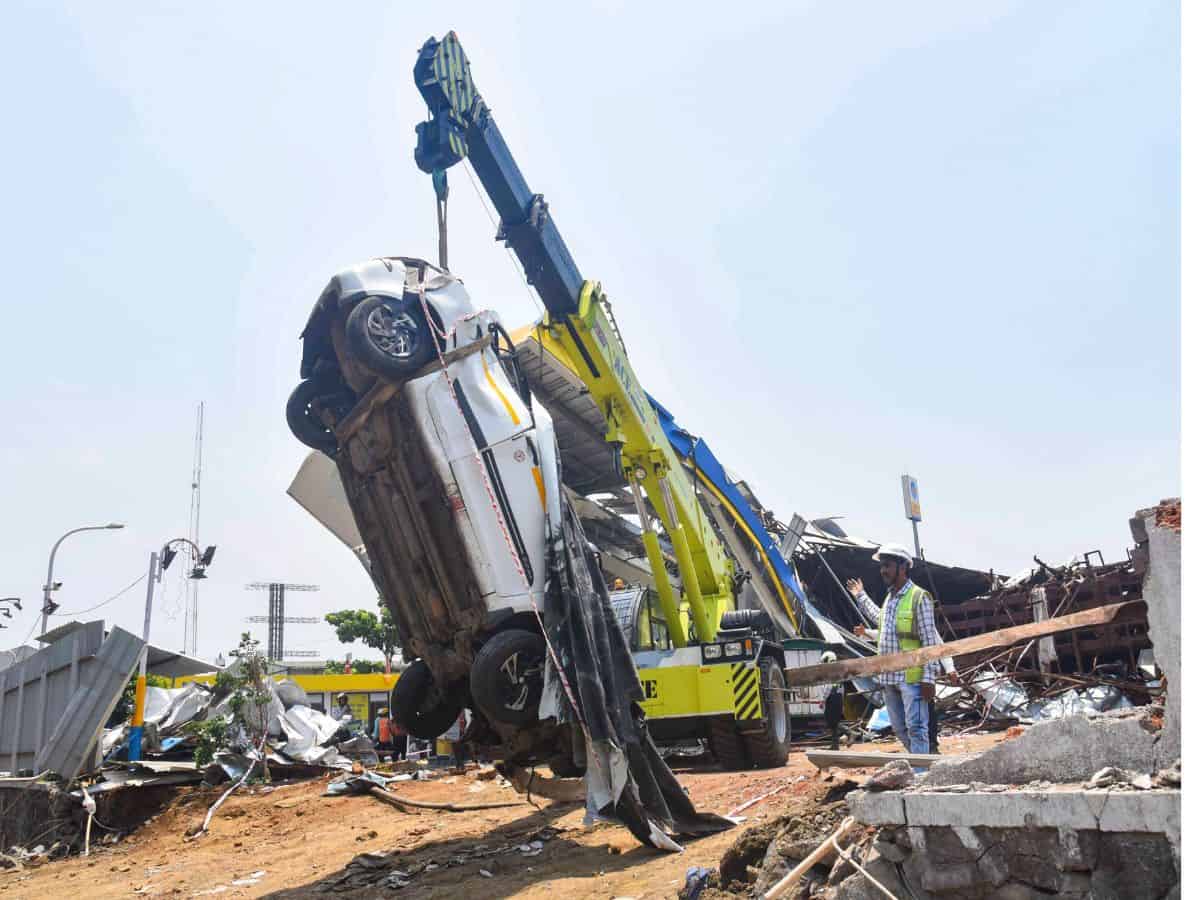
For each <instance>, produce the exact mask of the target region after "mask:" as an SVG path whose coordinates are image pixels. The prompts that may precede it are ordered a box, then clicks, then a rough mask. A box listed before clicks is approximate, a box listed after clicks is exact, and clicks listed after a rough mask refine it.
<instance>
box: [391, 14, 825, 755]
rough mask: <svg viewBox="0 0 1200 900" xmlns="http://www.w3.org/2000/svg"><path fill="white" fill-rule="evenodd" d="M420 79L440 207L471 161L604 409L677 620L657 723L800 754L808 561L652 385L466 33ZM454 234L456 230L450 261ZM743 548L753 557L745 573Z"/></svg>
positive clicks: (661, 660)
mask: <svg viewBox="0 0 1200 900" xmlns="http://www.w3.org/2000/svg"><path fill="white" fill-rule="evenodd" d="M414 77H415V79H416V83H417V87H418V89H419V90H420V91H421V94H422V96H423V97H424V99H425V102H426V105H427V106H428V108H429V118H428V119H427V120H426V121H424V122H421V123H420V124H419V125H418V126H417V137H418V140H417V147H416V151H415V158H416V163H417V165H418V166H419V167H420V168H421V170H422V171H425V172H428V173H430V174H431V175H432V176H433V182H434V186H435V190H436V192H437V197H438V204H439V213H444V204H445V201H446V197H447V187H446V185H447V182H446V171H447V170H448V169H449V168H450V167H452V166H454V165H455V164H457V163H458V162H460V161H462V160H464V159H466V160H468V161H469V162H470V163H471V165H472V168H473V169H474V170H475V172H476V174H477V175H478V177H479V181H480V182H481V184H482V186H483V188H484V190H485V191H486V193H487V195H488V197H489V199H490V200H491V202H492V204H493V205H494V207H495V209H496V211H497V213H498V214H499V220H500V228H499V233H498V235H497V239H498V240H503V241H504V242H505V244H506V245H507V246H508V247H511V248H512V249H513V251H514V252H515V254H516V256H517V258H518V259H519V260H520V262H521V265H522V266H523V268H524V272H525V276H526V278H527V279H528V282H529V284H531V285H532V286H533V288H534V289H535V290H536V292H537V294H538V296H539V297H540V299H541V301H542V303H543V304H544V306H545V308H546V311H545V315H544V317H543V319H542V321H541V322H540V323H539V324H538V325H537V326H536V327H535V329H534V331H535V333H534V335H533V339H534V340H536V341H537V342H538V343H539V345H540V346H541V347H544V348H545V349H546V350H547V351H549V352H550V353H552V354H553V355H554V356H555V357H556V358H558V359H559V360H560V361H561V362H562V363H563V364H564V365H566V366H568V367H569V368H570V369H571V371H572V372H574V373H575V374H576V375H577V376H578V378H579V379H580V380H582V382H583V384H584V385H585V386H586V388H587V390H588V392H589V393H590V394H591V396H592V399H593V400H594V401H595V403H596V405H597V407H598V408H599V409H600V411H601V412H602V413H603V416H604V421H605V429H606V431H605V435H604V436H605V440H606V441H608V443H609V444H610V446H611V447H612V449H613V456H614V461H615V463H616V465H617V466H618V467H619V470H620V472H621V473H622V476H623V478H624V480H625V482H626V483H627V485H628V489H629V492H630V495H631V497H632V500H633V504H634V506H635V507H636V512H637V515H638V518H639V520H640V523H641V529H642V541H643V543H644V546H645V554H646V559H647V561H648V563H649V568H650V571H651V573H652V577H653V582H654V594H655V595H656V596H654V597H653V598H652V600H651V607H653V608H652V609H651V608H650V607H648V608H647V609H646V614H647V615H649V614H650V613H651V612H653V613H654V615H655V616H661V620H665V625H666V629H667V631H668V633H669V642H668V646H667V647H666V648H663V649H654V650H648V651H645V652H641V653H635V660H636V661H637V663H638V666H639V668H640V669H641V678H642V683H643V688H644V691H645V694H646V698H645V701H644V702H643V708H644V710H645V711H646V714H647V717H648V719H649V721H650V724H651V726H652V732H653V733H656V735H658V736H660V737H666V738H671V739H678V738H684V737H702V738H706V739H707V740H708V741H709V743H710V746H711V748H712V750H713V751H714V753H715V755H716V756H717V757H718V758H719V759H720V760H721V762H722V763H723V764H725V765H726V766H729V767H743V766H747V765H753V766H760V767H766V766H778V765H784V764H786V762H787V755H788V746H789V744H790V740H791V722H790V717H789V715H788V708H787V698H788V694H787V689H786V684H785V680H784V677H783V667H784V665H785V662H784V651H783V647H782V645H781V643H780V641H779V640H778V639H779V638H783V637H795V636H798V635H799V633H800V623H799V622H798V621H797V616H796V611H797V609H800V610H807V611H808V613H809V614H812V612H813V611H812V610H811V608H809V607H808V604H807V602H806V599H805V597H804V594H803V591H802V590H801V588H800V586H799V584H798V582H797V581H796V580H795V575H794V572H793V571H792V570H791V568H790V566H789V565H788V564H787V563H786V561H785V560H784V559H783V557H782V555H781V554H780V553H779V550H778V547H777V546H776V545H775V544H774V541H773V539H772V538H771V536H770V535H769V534H768V533H767V531H766V529H765V527H764V526H763V524H762V522H761V521H760V520H759V518H758V516H757V514H756V513H755V512H754V511H753V510H752V509H751V508H750V507H749V505H748V504H747V503H746V502H745V499H744V497H743V496H742V495H741V494H740V493H739V492H738V490H737V488H736V487H735V486H734V485H733V484H732V483H731V482H729V481H728V479H727V478H726V476H725V474H724V470H723V469H722V468H721V467H720V464H719V463H717V462H716V460H715V458H714V457H712V454H711V452H709V451H708V449H707V447H706V446H705V445H704V444H703V442H702V441H695V440H694V439H692V438H691V437H690V435H688V434H687V432H686V431H684V430H683V429H682V428H679V427H678V426H675V425H674V420H673V418H672V417H671V415H670V413H668V412H667V411H666V410H664V409H663V408H662V407H661V406H659V405H658V404H657V403H655V402H654V401H653V400H652V399H651V398H650V397H649V396H648V395H647V394H646V391H645V390H644V389H643V387H642V386H641V384H640V383H639V381H638V378H637V375H636V373H635V371H634V368H633V366H632V365H631V364H630V362H629V358H628V356H627V355H626V350H625V345H624V341H623V340H622V338H621V334H620V331H619V330H618V328H617V325H616V321H615V319H614V318H613V314H612V308H611V306H610V304H609V302H608V299H607V298H606V297H605V295H604V292H603V291H602V290H601V287H600V285H599V283H598V282H593V281H587V280H585V279H584V278H583V277H582V276H581V275H580V273H579V270H578V268H577V267H576V264H575V261H574V259H573V258H572V256H571V253H570V251H569V250H568V249H567V246H566V243H565V242H564V240H563V238H562V236H561V235H560V233H559V231H558V228H557V226H556V225H555V223H554V220H553V218H552V217H551V215H550V209H549V205H548V204H547V203H546V201H545V199H544V197H543V196H542V195H541V194H534V193H533V192H532V191H531V190H530V189H529V186H528V185H527V183H526V181H525V178H524V176H523V175H522V174H521V171H520V169H519V168H518V167H517V164H516V162H515V161H514V160H513V157H512V154H511V152H510V151H509V148H508V146H507V144H506V143H505V141H504V138H503V136H502V135H501V133H500V130H499V127H498V126H497V124H496V121H495V119H494V118H493V116H492V114H491V111H490V110H489V108H488V107H487V105H486V104H485V103H484V102H483V99H482V97H481V96H480V94H479V92H478V90H477V89H476V86H475V83H474V81H473V79H472V77H471V70H470V64H469V62H468V61H467V58H466V55H465V54H464V52H463V49H462V46H461V45H460V43H459V41H458V38H457V36H456V35H455V34H454V33H453V32H451V33H449V34H448V35H446V37H444V38H443V39H442V40H440V41H438V40H436V39H434V38H430V39H429V40H428V41H427V42H426V43H425V45H424V46H423V47H422V48H421V51H420V53H419V57H418V62H417V65H416V68H415V70H414ZM440 221H441V222H442V224H443V226H444V218H440ZM444 235H445V232H444V227H443V229H442V237H443V240H442V264H443V266H444V265H445V242H444ZM668 432H671V433H670V434H668ZM706 507H707V509H706ZM710 510H711V511H710ZM721 519H723V520H724V521H723V522H722V521H720V520H721ZM714 523H716V524H719V525H722V526H724V527H731V529H732V531H734V532H736V533H737V534H738V536H739V540H740V542H741V544H742V550H741V551H739V550H737V549H734V548H733V547H730V550H727V546H730V544H729V541H728V537H729V534H728V533H727V534H726V538H727V540H726V541H723V540H722V538H721V536H719V535H718V533H717V530H716V528H715V527H714ZM659 528H661V530H662V534H663V537H665V539H666V540H667V541H669V543H670V550H671V554H672V557H673V563H674V566H675V567H676V568H677V571H678V583H679V584H680V586H681V590H680V591H677V590H676V589H675V587H674V585H673V583H672V582H673V580H674V579H673V578H672V574H671V573H670V572H669V571H668V566H667V560H666V559H665V558H664V550H663V545H662V542H661V539H660V536H659ZM723 530H724V528H723ZM746 548H750V549H749V550H748V551H747V550H746ZM730 552H734V553H735V554H737V555H738V556H739V557H742V558H741V559H740V560H739V561H741V562H743V563H744V564H743V565H742V566H741V567H740V568H739V566H738V565H736V564H735V561H734V559H733V558H731V555H730ZM743 554H746V555H745V556H743ZM747 565H750V566H751V567H752V568H757V569H758V572H757V575H758V577H759V578H760V579H761V581H762V583H763V587H762V589H760V590H758V591H757V594H758V597H759V602H760V603H762V604H763V605H768V606H769V607H770V609H771V613H772V615H771V616H770V617H769V618H771V619H773V622H774V626H775V627H774V628H772V627H766V628H764V627H759V626H760V625H761V624H762V618H761V616H759V617H756V616H755V615H754V613H755V612H757V611H755V610H746V611H739V610H737V602H736V599H737V593H738V587H739V586H740V583H741V582H742V581H743V580H745V579H747V578H750V577H751V573H750V572H748V571H747ZM764 573H765V576H764ZM764 595H765V596H764ZM730 613H733V615H732V616H730V615H728V614H730ZM768 625H769V623H768ZM781 631H782V632H783V633H782V634H781V633H780V632H781ZM773 638H774V639H773ZM832 639H833V640H836V639H837V637H836V635H832Z"/></svg>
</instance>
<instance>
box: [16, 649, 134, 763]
mask: <svg viewBox="0 0 1200 900" xmlns="http://www.w3.org/2000/svg"><path fill="white" fill-rule="evenodd" d="M68 640H69V639H68ZM143 646H145V642H144V641H142V639H141V638H139V637H136V636H134V635H132V634H130V633H129V632H128V631H125V630H124V629H121V628H113V630H112V631H111V632H109V635H108V637H107V639H105V641H104V643H103V645H101V647H100V650H99V651H98V652H97V653H96V655H95V656H94V657H93V658H92V659H91V660H89V661H88V665H87V671H86V677H84V678H82V679H81V682H82V684H81V687H80V689H78V690H76V691H75V694H74V696H72V697H71V698H70V700H69V702H67V703H66V709H65V710H64V711H63V713H62V715H61V716H60V717H59V719H58V722H57V726H56V727H55V729H54V731H53V733H52V734H51V735H50V739H49V740H48V741H46V743H45V744H44V745H43V746H42V747H41V750H40V751H39V752H38V754H37V757H36V759H35V761H34V769H35V770H36V771H39V772H41V771H45V770H49V771H51V772H57V773H58V774H59V775H61V776H62V777H63V778H65V779H67V780H68V781H69V780H71V779H72V778H74V777H75V776H76V775H78V774H79V773H80V771H82V770H83V769H84V768H85V765H86V763H87V762H88V754H89V752H90V751H91V750H92V748H93V747H94V746H95V743H96V740H97V738H99V736H100V731H101V729H102V728H103V727H104V723H105V722H106V721H108V717H109V716H110V715H112V711H113V709H114V708H115V707H116V705H117V701H118V700H120V699H121V692H122V691H123V690H124V689H125V685H126V683H127V682H128V681H129V678H130V676H131V675H133V671H134V669H136V668H137V663H138V658H139V657H140V656H141V653H142V647H143ZM52 649H53V648H52ZM64 687H65V685H64ZM56 708H61V707H56ZM43 715H44V711H43Z"/></svg>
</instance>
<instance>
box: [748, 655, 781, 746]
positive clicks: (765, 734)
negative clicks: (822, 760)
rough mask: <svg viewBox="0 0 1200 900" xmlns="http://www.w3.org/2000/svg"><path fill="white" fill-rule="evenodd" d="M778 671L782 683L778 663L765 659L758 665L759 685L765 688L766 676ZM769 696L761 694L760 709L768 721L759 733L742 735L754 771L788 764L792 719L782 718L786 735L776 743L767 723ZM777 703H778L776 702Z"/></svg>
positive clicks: (764, 693)
mask: <svg viewBox="0 0 1200 900" xmlns="http://www.w3.org/2000/svg"><path fill="white" fill-rule="evenodd" d="M773 670H774V671H778V672H779V674H780V680H781V681H782V675H783V670H782V669H780V668H779V663H778V662H776V661H775V660H774V659H770V658H768V659H765V660H763V661H762V662H761V663H760V664H759V676H760V679H761V682H760V683H761V684H762V685H763V686H766V685H767V683H768V681H767V679H768V676H769V674H770V673H771V672H772V671H773ZM770 696H771V695H770V694H768V693H766V692H765V691H764V692H763V695H762V708H763V714H764V716H767V717H768V721H764V723H763V728H762V729H761V730H760V731H754V732H750V733H748V734H743V735H742V739H743V740H744V741H745V742H746V754H747V755H748V756H749V758H750V762H751V763H752V764H753V766H754V767H755V768H756V769H777V768H779V767H780V766H786V765H787V764H788V754H789V753H790V752H791V744H792V717H791V716H790V715H785V716H784V722H785V723H786V734H785V738H784V741H783V742H782V743H778V742H777V741H776V740H775V736H774V735H773V734H772V733H771V727H770V725H769V724H768V722H769V713H768V708H769V706H768V704H769V703H770V700H769V698H770ZM776 702H779V701H776Z"/></svg>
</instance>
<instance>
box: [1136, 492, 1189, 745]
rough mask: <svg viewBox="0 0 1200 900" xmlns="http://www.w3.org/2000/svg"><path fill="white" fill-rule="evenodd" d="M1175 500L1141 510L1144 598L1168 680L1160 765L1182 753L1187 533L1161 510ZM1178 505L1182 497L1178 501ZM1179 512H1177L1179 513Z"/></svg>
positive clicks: (1152, 638) (1156, 650) (1157, 658)
mask: <svg viewBox="0 0 1200 900" xmlns="http://www.w3.org/2000/svg"><path fill="white" fill-rule="evenodd" d="M1170 502H1171V501H1164V503H1163V504H1160V505H1159V507H1157V508H1155V509H1147V510H1141V511H1140V512H1139V513H1138V518H1140V519H1141V520H1142V523H1143V525H1144V530H1145V533H1146V536H1147V539H1148V544H1149V548H1148V549H1149V560H1148V564H1147V569H1146V578H1145V581H1144V582H1143V583H1142V599H1143V600H1144V601H1145V602H1146V619H1147V622H1148V624H1149V626H1150V641H1151V642H1152V643H1153V644H1154V660H1155V662H1156V663H1157V665H1158V667H1159V668H1160V669H1162V671H1163V674H1164V675H1166V680H1167V712H1166V717H1165V720H1164V724H1163V733H1162V737H1161V739H1160V747H1159V750H1158V754H1159V755H1158V759H1159V766H1158V767H1157V768H1161V767H1163V766H1167V765H1169V764H1170V763H1171V762H1172V761H1173V760H1175V759H1177V758H1178V757H1179V755H1180V726H1181V724H1182V723H1181V722H1180V701H1181V699H1182V698H1181V696H1180V695H1181V694H1182V690H1181V688H1182V686H1183V682H1182V681H1181V680H1180V666H1181V653H1182V647H1181V639H1182V631H1183V627H1182V619H1181V615H1180V603H1181V597H1182V583H1181V577H1182V566H1181V557H1180V553H1181V551H1182V544H1183V534H1182V532H1181V531H1180V530H1177V529H1176V528H1174V527H1172V526H1171V525H1170V524H1164V525H1158V524H1156V522H1157V521H1159V520H1160V519H1161V520H1162V521H1163V522H1164V523H1170V522H1171V521H1172V517H1171V516H1164V515H1162V514H1161V512H1160V511H1161V510H1163V508H1164V507H1166V506H1168V504H1169V503H1170ZM1174 503H1175V507H1176V508H1178V501H1174ZM1176 515H1177V514H1176Z"/></svg>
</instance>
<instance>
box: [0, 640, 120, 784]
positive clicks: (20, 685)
mask: <svg viewBox="0 0 1200 900" xmlns="http://www.w3.org/2000/svg"><path fill="white" fill-rule="evenodd" d="M103 641H104V623H103V622H102V621H97V622H89V623H88V624H87V625H84V626H83V627H81V628H79V629H77V630H75V631H73V632H72V633H71V634H70V635H69V636H68V637H67V639H66V640H62V641H59V642H57V643H54V644H51V645H50V646H48V647H46V648H44V649H42V650H39V651H38V652H37V653H34V654H33V655H32V656H30V657H28V658H26V659H24V660H22V661H21V662H19V663H17V664H16V665H14V666H11V667H9V668H8V669H5V670H4V671H3V672H0V769H6V770H8V771H12V772H16V771H18V770H20V769H25V768H31V767H32V766H33V765H34V760H35V757H36V755H37V751H38V750H39V749H40V747H41V746H42V743H43V742H44V740H45V739H46V737H47V736H48V735H49V734H50V733H51V732H52V731H53V729H54V727H55V726H56V725H57V724H58V716H59V715H61V711H62V710H63V709H64V708H66V706H67V703H68V701H69V699H70V697H71V694H72V693H73V692H74V689H75V687H76V686H77V685H79V684H88V683H89V679H88V676H87V675H86V674H82V675H81V668H80V667H81V666H84V667H86V665H87V664H88V662H89V661H90V658H91V657H94V656H95V655H96V653H97V651H99V649H100V647H101V645H102V643H103Z"/></svg>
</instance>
